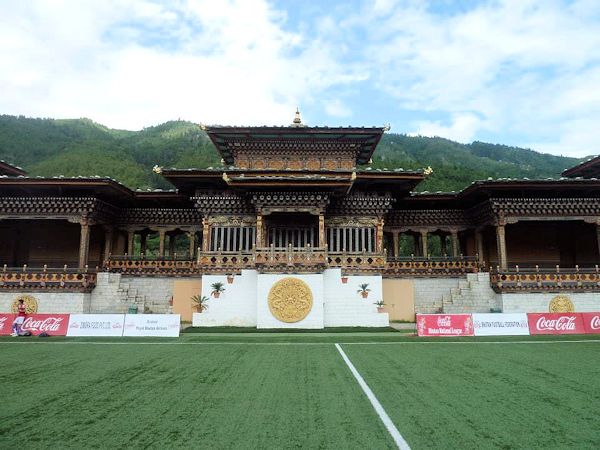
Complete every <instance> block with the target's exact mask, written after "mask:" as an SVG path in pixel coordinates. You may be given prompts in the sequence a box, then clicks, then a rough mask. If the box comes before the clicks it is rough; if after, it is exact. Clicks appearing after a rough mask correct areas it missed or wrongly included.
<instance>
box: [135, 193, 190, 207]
mask: <svg viewBox="0 0 600 450" xmlns="http://www.w3.org/2000/svg"><path fill="white" fill-rule="evenodd" d="M134 196H135V207H137V208H184V207H185V208H189V207H191V206H193V205H192V203H191V201H190V198H189V196H187V195H183V194H181V193H179V192H177V191H162V192H161V191H148V192H143V191H136V192H134Z"/></svg>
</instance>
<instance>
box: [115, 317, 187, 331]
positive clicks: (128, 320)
mask: <svg viewBox="0 0 600 450" xmlns="http://www.w3.org/2000/svg"><path fill="white" fill-rule="evenodd" d="M180 317H181V316H180V315H179V314H126V315H125V326H124V327H123V330H124V332H123V336H128V337H129V336H157V337H178V336H179V322H180V320H181V318H180Z"/></svg>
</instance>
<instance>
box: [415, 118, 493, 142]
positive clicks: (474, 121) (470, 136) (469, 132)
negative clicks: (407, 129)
mask: <svg viewBox="0 0 600 450" xmlns="http://www.w3.org/2000/svg"><path fill="white" fill-rule="evenodd" d="M414 126H415V127H416V131H414V132H411V133H410V134H411V135H413V136H440V137H444V138H446V139H451V140H453V141H458V142H463V143H469V142H472V141H473V140H474V138H475V136H476V134H475V133H476V131H477V130H478V129H480V128H481V127H482V121H481V119H480V118H479V117H477V116H476V115H474V114H469V113H461V114H455V115H453V117H452V120H451V123H450V124H449V125H443V124H442V123H441V122H440V121H418V122H416V123H415V124H414Z"/></svg>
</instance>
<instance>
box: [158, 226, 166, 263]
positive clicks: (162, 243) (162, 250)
mask: <svg viewBox="0 0 600 450" xmlns="http://www.w3.org/2000/svg"><path fill="white" fill-rule="evenodd" d="M158 237H159V241H158V256H160V257H161V258H164V256H165V230H158Z"/></svg>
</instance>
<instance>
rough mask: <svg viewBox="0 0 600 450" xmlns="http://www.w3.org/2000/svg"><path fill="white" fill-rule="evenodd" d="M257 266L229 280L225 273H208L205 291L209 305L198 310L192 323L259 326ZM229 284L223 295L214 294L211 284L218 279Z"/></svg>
mask: <svg viewBox="0 0 600 450" xmlns="http://www.w3.org/2000/svg"><path fill="white" fill-rule="evenodd" d="M256 278H257V272H256V270H242V274H241V275H238V276H236V277H234V280H233V283H232V284H228V283H227V276H225V275H204V276H203V277H202V294H201V295H204V296H206V297H208V298H209V301H208V309H207V310H206V311H204V312H202V313H194V315H193V318H192V325H193V326H195V327H218V326H231V327H255V326H256ZM219 281H220V282H221V283H223V284H224V285H225V292H222V293H221V295H220V297H219V298H214V297H213V296H212V295H211V291H212V288H211V285H212V284H213V283H216V282H219Z"/></svg>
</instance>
